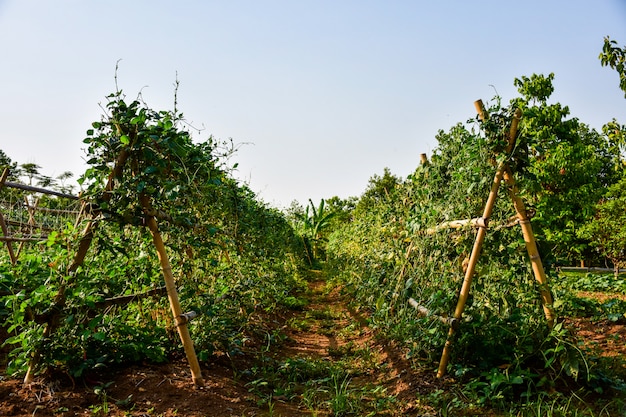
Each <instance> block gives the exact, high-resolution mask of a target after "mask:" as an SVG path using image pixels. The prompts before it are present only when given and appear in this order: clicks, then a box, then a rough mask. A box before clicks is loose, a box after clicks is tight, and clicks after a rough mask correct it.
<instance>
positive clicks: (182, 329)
mask: <svg viewBox="0 0 626 417" xmlns="http://www.w3.org/2000/svg"><path fill="white" fill-rule="evenodd" d="M128 158H129V153H128V151H126V150H122V151H121V152H120V154H119V155H118V157H117V159H116V161H115V165H114V167H113V169H112V171H111V173H110V175H109V178H108V181H107V184H106V186H105V189H104V192H103V194H102V198H103V199H104V200H105V201H109V200H110V199H111V193H112V192H113V191H114V189H115V182H116V180H119V179H120V178H121V176H122V172H123V168H124V165H125V164H126V163H127V160H128ZM138 199H139V202H140V203H141V206H142V208H143V211H144V224H145V225H146V226H147V227H148V229H149V230H150V234H151V235H152V240H153V243H154V246H155V248H156V251H157V256H158V258H159V262H160V265H161V270H162V273H163V278H164V280H165V287H166V291H167V296H168V300H169V303H170V310H171V311H172V314H173V316H174V320H175V322H176V329H177V331H178V334H179V336H180V339H181V341H182V344H183V348H184V350H185V354H186V356H187V361H188V362H189V366H190V369H191V376H192V381H193V383H194V384H195V385H197V386H203V385H204V379H203V378H202V372H201V370H200V364H199V362H198V358H197V356H196V352H195V349H194V346H193V341H192V340H191V336H190V334H189V329H188V328H187V323H188V322H189V320H190V319H191V318H193V317H195V316H196V315H197V314H196V313H194V312H189V313H185V314H183V312H182V309H181V306H180V302H179V299H178V292H177V290H176V283H175V279H174V275H173V272H172V267H171V265H170V262H169V258H168V255H167V251H166V248H165V245H164V243H163V238H162V237H161V234H160V232H159V227H158V222H157V218H156V216H157V213H156V212H155V211H154V210H152V207H151V201H150V198H149V197H148V196H147V195H145V194H140V195H138ZM87 206H88V204H84V205H83V207H87ZM97 215H98V209H97V207H96V208H93V207H92V208H91V219H90V220H88V221H87V224H86V226H85V228H84V230H83V232H82V237H81V239H80V242H79V245H78V249H77V251H76V254H75V255H74V259H73V261H72V263H71V264H70V265H69V267H68V268H67V277H68V278H67V279H66V282H65V283H64V284H62V285H61V286H60V288H59V290H58V292H57V294H56V296H55V299H54V301H53V307H54V308H51V309H50V311H54V312H55V313H53V314H51V315H49V316H48V317H47V318H46V322H47V325H46V328H45V329H44V333H43V339H44V340H45V339H46V338H47V337H49V336H50V335H51V334H52V333H53V332H54V331H55V330H56V328H57V327H58V325H59V320H60V312H61V311H62V308H63V307H64V306H65V301H66V295H65V290H66V287H67V286H68V284H69V283H71V281H72V280H73V279H74V274H75V272H76V270H77V269H78V268H79V267H80V266H81V265H82V264H83V262H84V260H85V257H86V255H87V252H88V251H89V247H90V246H91V242H92V240H93V236H94V229H95V227H96V222H95V220H96V217H97ZM40 356H41V354H40V352H38V351H36V352H35V353H34V355H33V357H32V358H31V362H30V364H29V368H28V371H27V373H26V376H25V377H24V384H26V385H29V384H31V383H32V382H33V380H34V369H35V367H36V366H37V363H38V362H39V360H40Z"/></svg>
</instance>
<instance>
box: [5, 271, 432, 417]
mask: <svg viewBox="0 0 626 417" xmlns="http://www.w3.org/2000/svg"><path fill="white" fill-rule="evenodd" d="M297 299H298V300H300V301H301V304H302V307H301V308H296V309H292V310H289V311H287V312H285V313H284V314H281V315H280V316H278V315H271V316H266V317H261V318H259V329H260V330H262V331H259V332H257V337H256V339H254V338H253V340H252V341H251V343H250V345H249V346H248V347H247V348H245V349H244V351H245V354H244V355H241V356H240V357H236V358H227V357H226V356H222V357H219V358H215V360H214V361H213V362H212V363H209V364H204V365H203V375H204V377H205V382H206V385H205V386H204V387H202V388H197V387H194V386H193V385H192V384H191V381H190V377H189V370H188V367H187V364H186V362H185V361H184V360H183V359H180V360H175V361H173V362H172V363H169V364H166V365H151V364H144V365H140V366H139V365H138V366H131V367H128V368H125V369H120V370H117V371H114V372H111V373H109V374H105V375H99V376H96V375H93V376H91V377H88V378H86V379H85V380H84V381H80V382H76V381H70V380H69V379H66V380H61V381H58V380H57V381H41V382H39V383H38V384H36V385H34V386H32V387H30V388H24V387H22V384H21V381H19V380H13V379H7V378H6V377H4V378H2V377H0V378H2V379H0V415H2V416H5V415H6V416H24V417H25V416H77V415H91V416H104V415H108V416H142V417H147V416H164V417H170V416H189V417H195V416H216V417H219V416H283V417H292V416H331V415H358V416H365V415H372V416H373V415H390V416H391V415H394V416H396V415H397V416H400V415H402V416H435V415H437V413H436V411H435V410H433V409H432V408H430V407H429V406H427V405H424V404H423V403H420V402H419V401H418V395H421V396H426V395H428V394H430V393H432V392H434V391H435V390H436V389H438V388H439V384H440V383H439V382H438V381H437V380H436V379H435V378H434V373H433V372H432V370H424V371H423V372H419V371H415V370H413V369H412V367H411V366H410V363H409V362H408V361H407V360H406V359H405V357H404V355H403V352H402V351H401V350H399V349H397V348H395V347H394V346H393V345H391V344H389V343H384V342H382V341H380V340H378V339H377V337H376V336H375V334H374V332H373V331H372V330H371V329H370V328H369V327H368V326H367V319H366V317H364V316H363V315H362V314H361V313H360V312H359V311H356V310H355V309H350V308H349V307H348V302H347V301H348V300H347V298H346V296H345V295H342V294H341V292H340V291H339V289H336V288H335V289H332V288H329V287H328V285H327V283H326V281H325V280H324V279H323V276H321V274H319V273H317V274H316V273H313V275H312V278H311V281H310V282H309V290H308V291H307V292H306V293H305V294H299V295H297ZM258 334H263V335H264V336H263V337H262V338H260V337H258ZM0 371H1V370H0Z"/></svg>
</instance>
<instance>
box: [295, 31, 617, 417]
mask: <svg viewBox="0 0 626 417" xmlns="http://www.w3.org/2000/svg"><path fill="white" fill-rule="evenodd" d="M605 42H608V43H609V44H610V45H613V44H612V43H611V41H610V40H608V39H607V40H606V41H605ZM613 47H615V46H614V45H613ZM553 79H554V75H553V74H549V75H547V76H543V75H532V76H531V77H521V78H518V79H516V80H515V85H516V87H517V88H518V92H519V94H520V96H519V97H518V98H514V99H512V100H511V101H510V102H509V103H508V104H506V105H504V104H503V103H502V99H501V98H500V97H495V98H494V100H493V101H492V102H491V103H489V105H488V106H487V107H488V108H487V113H488V114H489V117H488V119H486V121H481V120H480V119H479V118H476V119H473V120H470V121H468V122H467V123H465V124H462V123H459V124H457V125H455V126H453V127H452V128H451V129H450V130H449V131H447V132H446V131H443V130H442V131H440V132H439V133H438V135H437V141H438V146H437V148H436V149H435V150H434V151H433V154H432V156H431V157H430V160H429V161H425V162H424V163H422V164H421V165H420V166H419V167H418V168H417V169H416V170H415V171H414V172H413V173H412V174H411V175H409V176H408V177H407V178H406V179H404V180H403V179H402V178H400V177H397V176H395V175H393V174H392V173H391V172H390V171H389V170H385V172H384V173H383V174H382V175H381V176H378V175H375V176H374V177H372V178H371V179H370V182H369V185H368V187H367V189H366V190H365V192H364V193H363V194H362V196H361V197H360V198H358V199H348V200H341V199H338V198H333V199H329V200H328V201H327V203H328V202H332V204H328V205H329V206H331V207H332V209H331V211H333V213H334V215H335V219H342V220H341V221H337V222H335V223H333V225H332V227H330V228H329V230H327V232H326V233H325V234H324V238H325V239H326V241H327V245H326V248H325V250H326V254H327V262H326V265H325V267H326V268H328V270H329V274H330V275H334V276H336V277H338V280H339V282H341V283H342V285H345V286H346V289H347V290H348V291H351V292H352V294H354V299H355V304H356V305H357V307H358V308H361V309H363V310H366V311H367V312H368V313H369V314H370V317H371V322H372V325H373V326H375V327H376V328H377V329H378V330H379V331H380V332H382V333H383V334H385V335H387V336H388V337H391V338H393V339H395V340H397V341H399V342H400V343H402V345H403V346H404V347H405V348H406V350H407V352H408V353H407V354H408V355H409V356H410V357H412V358H414V360H415V361H416V363H419V364H420V365H422V366H423V365H426V366H430V367H432V368H433V369H436V368H437V365H438V363H439V360H440V355H441V351H442V348H443V346H444V344H445V342H446V339H447V333H448V331H447V330H448V327H447V325H445V324H443V323H442V321H441V320H437V319H436V316H448V315H452V313H453V312H454V310H455V306H456V303H457V299H458V295H459V290H460V288H461V283H462V281H463V279H464V274H465V267H466V265H467V261H468V258H469V255H470V253H471V251H472V247H473V245H474V239H475V235H476V232H475V229H473V228H471V227H465V228H460V229H454V230H452V229H445V230H439V231H437V232H435V233H432V232H430V231H429V230H430V229H432V228H434V227H436V226H438V225H440V224H442V223H444V222H448V221H452V220H458V219H472V218H476V217H480V216H481V214H482V212H483V208H484V206H485V202H486V199H487V196H488V194H489V191H490V188H491V186H492V183H493V180H494V174H495V171H496V166H497V165H498V164H499V163H503V162H504V163H507V164H508V166H509V167H510V168H511V170H512V172H513V173H514V176H515V179H516V181H517V185H518V188H519V195H520V196H521V198H522V200H523V201H524V202H525V204H526V206H527V207H526V208H527V214H528V215H529V217H531V218H532V227H533V229H534V232H535V236H536V238H537V241H538V244H539V252H540V255H541V258H542V260H543V264H544V267H545V269H546V273H547V276H548V279H549V282H551V283H552V293H553V296H554V299H555V303H554V305H553V306H551V307H554V308H556V309H557V315H558V316H562V315H563V314H569V315H573V314H574V313H573V312H572V310H571V307H572V306H575V302H574V301H575V300H576V299H577V298H576V295H575V288H574V286H573V285H571V282H570V281H567V280H565V279H564V278H563V276H561V275H559V272H558V266H561V265H565V266H570V265H572V264H574V265H577V264H578V263H579V262H581V261H584V263H585V264H587V265H589V264H596V265H604V264H605V262H607V260H608V262H610V261H613V263H614V264H615V265H619V264H620V262H621V261H620V260H621V259H623V258H624V253H626V252H624V250H623V248H624V247H625V246H624V241H623V240H621V241H620V239H619V236H621V235H620V233H621V232H618V230H623V229H624V228H623V227H621V225H624V223H623V222H621V218H622V217H623V212H624V210H623V208H624V205H623V195H624V194H623V193H621V192H620V190H621V189H622V188H623V185H622V184H623V183H624V182H625V180H624V179H625V178H626V175H624V174H625V171H624V164H623V157H622V153H621V152H622V151H623V147H624V141H623V137H624V136H623V132H624V131H625V129H624V127H623V126H620V125H619V124H618V123H617V122H616V121H615V120H614V121H611V122H610V123H608V124H607V125H606V126H605V128H604V130H603V131H602V132H598V131H596V130H594V129H592V128H590V127H589V126H587V125H585V124H584V123H582V122H581V121H579V120H578V119H576V118H571V117H569V109H568V108H567V107H566V106H563V105H561V104H559V103H551V102H550V101H549V99H550V96H551V95H552V93H553V91H554V88H553V84H552V82H553ZM516 109H520V110H521V111H522V118H521V120H520V122H519V134H518V135H517V141H516V144H515V147H514V148H513V149H512V150H510V151H507V149H506V147H507V138H508V132H509V130H510V126H511V123H512V119H513V113H514V111H515V110H516ZM507 191H510V189H509V190H507V189H506V187H505V186H502V188H501V191H500V195H499V198H498V199H497V201H496V205H495V208H494V211H493V214H492V216H491V218H490V219H489V224H490V228H489V231H488V233H487V237H486V239H485V241H484V244H483V247H482V252H481V257H480V260H479V263H478V267H477V271H476V274H475V276H474V281H473V284H472V290H471V293H470V298H469V300H468V302H467V305H466V309H465V313H464V315H463V319H462V321H461V323H460V324H459V330H458V332H457V334H456V337H455V338H454V340H453V349H452V356H451V362H450V365H449V366H448V369H447V372H448V375H449V377H450V378H453V379H454V380H456V381H458V382H460V383H462V387H463V388H461V390H462V392H463V396H464V398H465V401H469V402H470V403H473V404H480V405H484V404H489V405H491V406H495V407H497V408H500V409H502V410H505V409H509V407H510V404H511V402H517V403H518V404H524V403H525V401H531V402H532V401H536V400H537V399H538V398H542V399H543V400H542V401H545V399H546V397H545V396H546V395H550V394H549V393H555V392H577V395H580V396H581V397H584V396H586V395H592V394H593V395H598V394H600V393H606V392H611V393H613V392H615V391H617V392H621V393H623V392H624V389H625V385H624V381H623V378H624V375H623V374H620V373H619V367H617V368H614V369H611V368H610V366H609V365H608V362H606V361H603V360H602V358H599V357H595V356H594V354H593V353H591V352H587V351H586V350H585V349H584V348H583V347H582V346H581V344H580V343H579V341H578V340H576V338H575V337H574V335H573V334H572V332H571V331H570V330H569V329H568V328H567V326H566V325H565V324H564V323H561V322H558V323H557V324H556V325H555V326H554V327H552V328H551V327H549V326H548V325H547V324H546V320H545V318H544V314H543V311H542V305H541V303H540V297H539V290H540V288H539V285H538V284H537V282H536V280H535V278H534V276H533V271H532V269H531V264H530V262H529V259H528V254H527V252H526V247H525V243H524V240H523V238H522V233H521V231H520V229H519V226H515V227H510V226H511V224H510V223H511V218H512V217H513V216H515V211H514V207H513V204H512V201H511V198H509V196H508V194H507ZM620 209H621V211H622V214H621V217H620V216H617V217H616V216H613V214H614V213H617V212H618V211H619V210H620ZM292 210H294V211H296V212H298V210H299V211H300V212H302V210H301V209H299V208H298V207H295V208H292ZM620 228H621V229H620ZM608 280H609V281H610V282H612V283H614V285H613V284H612V285H610V288H611V291H615V292H617V293H618V294H623V293H624V290H623V287H622V286H620V285H621V284H620V282H621V280H620V279H619V277H613V278H610V279H608ZM409 298H413V299H415V300H417V301H418V303H419V304H420V305H422V306H423V307H426V308H427V310H428V311H429V312H430V313H431V314H430V315H428V316H426V317H424V316H420V315H418V314H417V312H416V311H415V309H414V308H413V307H412V306H411V305H409V303H408V302H407V301H408V300H409ZM568 306H569V308H568ZM574 308H575V307H574ZM595 311H596V313H595V314H596V316H595V317H596V318H598V317H603V318H605V319H606V318H608V319H611V320H623V319H624V313H625V311H624V304H623V303H620V302H613V303H611V304H610V305H607V306H604V307H598V309H597V310H595ZM582 314H583V313H580V315H582ZM598 314H600V316H598ZM433 316H434V317H433ZM578 390H582V391H578ZM562 398H569V397H567V396H565V397H561V399H562ZM555 401H557V400H555ZM558 401H560V400H558ZM543 404H545V402H544V403H543ZM522 408H524V407H522ZM520 410H521V408H520ZM520 412H521V411H520Z"/></svg>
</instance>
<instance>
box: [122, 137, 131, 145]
mask: <svg viewBox="0 0 626 417" xmlns="http://www.w3.org/2000/svg"><path fill="white" fill-rule="evenodd" d="M120 142H122V144H124V145H128V144H129V143H130V138H129V137H128V136H127V135H122V137H120Z"/></svg>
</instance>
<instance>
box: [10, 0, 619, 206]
mask: <svg viewBox="0 0 626 417" xmlns="http://www.w3.org/2000/svg"><path fill="white" fill-rule="evenodd" d="M606 35H609V36H611V37H612V38H613V39H615V40H617V41H618V42H619V44H620V46H623V45H626V1H624V0H596V1H593V2H592V1H589V0H584V1H582V0H570V1H556V0H552V1H535V0H530V1H525V2H509V1H502V0H498V1H495V0H494V1H473V2H468V1H461V0H458V1H451V0H448V1H443V0H442V1H418V0H414V1H399V0H398V1H394V0H387V1H382V0H380V1H368V0H358V1H357V0H345V1H342V0H333V1H326V0H316V1H304V0H302V1H296V0H292V1H263V0H249V1H238V0H228V1H227V0H223V1H211V0H204V1H200V0H197V1H190V0H187V1H186V0H179V1H159V0H151V1H146V0H133V1H128V0H107V1H86V0H75V1H68V0H55V1H45V0H0V51H1V54H0V59H1V61H0V62H1V65H0V83H1V86H2V89H1V91H2V95H1V100H0V149H2V150H4V151H5V152H6V153H7V154H8V155H9V157H11V158H12V159H13V160H14V161H17V162H19V163H24V162H34V163H37V164H39V165H40V166H42V173H44V174H47V175H58V174H60V173H61V172H63V171H66V170H70V171H73V172H74V173H75V174H77V175H78V174H80V173H82V172H83V170H84V164H83V155H84V153H83V151H82V148H83V144H82V139H83V138H84V136H85V131H86V130H87V129H88V128H89V127H90V125H91V122H93V121H96V120H99V119H100V115H101V114H102V110H101V109H100V107H99V103H104V102H105V97H106V95H107V94H109V93H111V92H113V91H114V90H115V83H114V70H115V64H116V62H117V61H118V60H120V59H121V62H120V69H119V73H118V82H119V86H120V88H121V89H122V90H124V92H125V93H126V95H127V97H128V98H129V99H133V98H135V97H136V96H137V94H138V93H139V91H142V95H143V98H144V100H145V101H146V102H147V104H148V105H149V106H150V107H152V108H153V109H155V110H168V109H172V107H173V91H174V82H175V80H176V74H178V79H179V81H180V83H181V85H180V89H179V92H178V99H179V109H180V110H181V111H182V112H183V113H184V114H185V116H186V118H187V119H188V120H189V121H191V122H192V123H193V124H194V125H196V126H203V127H204V130H203V131H202V132H201V133H200V134H198V135H195V138H196V139H197V140H204V139H206V137H208V135H210V134H212V135H213V136H215V137H216V138H218V139H228V138H232V139H233V140H234V142H235V143H246V144H245V145H243V146H242V147H241V148H240V150H239V152H238V153H237V154H236V155H235V157H234V161H235V162H238V163H239V168H238V171H237V172H236V176H237V177H238V178H241V179H242V180H243V181H246V182H249V184H250V186H251V188H252V189H253V190H254V191H255V192H257V193H258V194H259V196H260V198H261V199H263V200H264V201H266V202H268V203H270V204H272V205H275V206H279V207H284V206H288V205H289V203H290V202H291V201H292V200H294V199H295V200H298V201H300V202H302V203H306V201H307V199H308V198H312V199H313V200H314V201H318V200H319V199H320V198H327V197H331V196H334V195H338V196H340V197H348V196H358V195H360V194H361V193H362V192H363V191H364V189H365V187H366V185H367V181H368V179H369V178H370V177H371V176H372V175H374V174H381V173H382V172H383V169H384V168H385V167H388V168H390V169H391V171H392V173H394V174H396V175H398V176H401V177H406V175H408V174H409V173H411V172H412V171H413V170H414V169H415V167H416V166H417V165H418V163H419V154H420V153H427V154H430V152H431V151H432V150H433V149H434V148H435V147H436V146H437V143H436V140H435V135H436V133H437V131H438V130H440V129H443V130H447V129H449V128H450V127H451V126H452V125H454V124H456V123H457V122H465V121H466V120H467V119H469V118H471V117H473V116H474V108H473V104H472V103H473V102H474V100H476V99H478V98H482V99H485V100H488V99H491V98H492V97H493V96H494V93H495V92H494V89H493V87H492V86H495V88H496V89H497V91H498V93H499V94H500V96H502V97H503V99H504V100H505V102H506V101H508V100H509V99H511V98H513V97H515V96H516V91H515V89H514V87H513V79H514V78H515V77H520V76H522V75H531V74H533V73H543V74H548V73H550V72H554V73H555V76H556V78H555V83H554V84H555V88H556V92H555V94H554V96H553V101H558V102H561V103H562V104H564V105H568V106H569V107H570V109H571V111H572V114H573V116H575V117H578V118H580V119H581V120H582V121H583V122H585V123H588V124H590V125H591V126H592V127H594V128H597V129H599V128H600V127H601V126H602V124H603V123H605V122H607V121H609V120H611V119H612V118H617V119H618V120H619V121H620V122H622V123H626V100H624V97H623V93H622V92H621V91H620V90H619V88H618V76H617V74H616V73H615V72H614V71H613V70H611V69H608V68H605V67H601V66H600V62H599V60H598V54H599V53H600V51H601V48H602V42H603V37H604V36H606Z"/></svg>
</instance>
